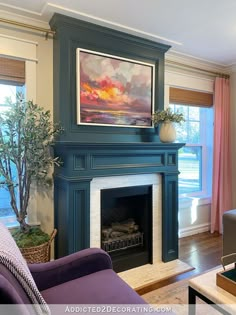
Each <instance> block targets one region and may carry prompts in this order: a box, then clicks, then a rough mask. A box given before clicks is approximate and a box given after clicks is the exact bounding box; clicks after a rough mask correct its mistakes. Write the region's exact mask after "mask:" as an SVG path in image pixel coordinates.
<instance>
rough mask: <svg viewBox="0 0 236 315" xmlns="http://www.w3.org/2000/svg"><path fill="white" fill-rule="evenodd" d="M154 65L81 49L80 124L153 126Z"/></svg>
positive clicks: (78, 77)
mask: <svg viewBox="0 0 236 315" xmlns="http://www.w3.org/2000/svg"><path fill="white" fill-rule="evenodd" d="M153 78H154V66H153V65H151V64H145V63H139V62H137V61H133V60H132V61H131V60H129V59H124V58H119V57H115V56H110V55H105V54H101V53H97V52H92V51H88V50H82V49H77V93H78V123H79V124H90V125H109V126H125V127H151V126H152V121H151V115H152V111H153V93H154V91H153V85H154V82H153V80H154V79H153Z"/></svg>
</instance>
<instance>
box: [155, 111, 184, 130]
mask: <svg viewBox="0 0 236 315" xmlns="http://www.w3.org/2000/svg"><path fill="white" fill-rule="evenodd" d="M152 121H153V123H154V125H155V126H157V125H158V124H159V123H161V122H164V121H171V122H175V123H181V122H182V121H185V119H184V115H183V113H178V112H177V113H175V112H173V111H172V110H171V109H170V108H169V107H168V108H167V109H165V110H162V111H156V112H155V113H154V114H153V115H152Z"/></svg>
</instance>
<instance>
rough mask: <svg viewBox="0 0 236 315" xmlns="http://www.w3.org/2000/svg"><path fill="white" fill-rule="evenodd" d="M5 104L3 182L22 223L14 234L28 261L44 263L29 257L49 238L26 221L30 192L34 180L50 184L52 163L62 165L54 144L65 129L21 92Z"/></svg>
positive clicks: (0, 117)
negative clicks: (53, 146) (56, 154)
mask: <svg viewBox="0 0 236 315" xmlns="http://www.w3.org/2000/svg"><path fill="white" fill-rule="evenodd" d="M6 104H7V105H9V106H8V108H9V109H8V110H6V111H4V112H0V185H1V186H3V187H5V188H6V189H7V191H8V192H9V194H10V205H11V208H12V209H13V211H14V214H15V216H16V220H17V221H18V223H19V228H17V229H15V231H13V233H12V234H13V237H14V238H15V240H16V243H17V244H18V246H19V247H20V249H21V251H22V253H23V255H24V248H25V250H26V252H25V258H26V260H27V261H28V262H41V261H40V259H41V260H44V259H43V258H39V261H37V258H36V259H35V261H34V259H33V258H32V259H30V258H29V259H27V257H26V256H27V248H28V247H29V248H33V249H34V251H35V248H36V247H37V246H41V244H42V243H43V244H46V245H48V244H49V243H48V242H49V240H50V236H49V235H48V234H46V233H44V232H42V231H41V229H40V228H38V227H32V226H30V225H29V224H28V223H27V220H26V219H27V215H28V205H29V199H30V192H31V188H32V184H33V182H35V183H37V184H39V185H44V186H45V185H49V183H50V181H51V178H50V177H49V175H48V174H49V172H50V168H51V166H53V165H57V166H59V165H60V164H61V162H60V160H59V158H58V157H53V155H52V145H53V142H54V139H55V137H56V136H57V135H58V134H59V133H60V132H61V131H62V128H61V127H60V126H59V125H57V124H54V123H53V122H52V121H51V117H50V111H45V110H44V109H43V108H42V107H40V106H39V105H37V104H35V103H34V102H33V101H25V100H23V99H22V98H21V96H20V95H18V96H17V98H16V103H12V101H11V100H10V99H7V100H6ZM46 247H48V246H46ZM48 251H49V249H48V248H47V252H48ZM31 255H32V253H31V252H29V257H31ZM36 255H37V254H36ZM40 255H41V256H42V255H44V254H40ZM46 255H48V253H47V254H46Z"/></svg>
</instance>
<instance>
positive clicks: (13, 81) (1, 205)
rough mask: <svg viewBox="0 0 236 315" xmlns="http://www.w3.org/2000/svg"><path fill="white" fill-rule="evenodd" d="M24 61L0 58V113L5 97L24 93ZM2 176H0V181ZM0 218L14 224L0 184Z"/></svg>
mask: <svg viewBox="0 0 236 315" xmlns="http://www.w3.org/2000/svg"><path fill="white" fill-rule="evenodd" d="M24 64H25V63H24V62H23V61H17V60H13V59H8V58H0V113H1V112H3V111H5V110H7V109H8V108H9V107H8V106H7V105H6V98H9V97H10V98H11V100H12V101H13V102H14V101H15V100H16V94H17V93H21V94H25V85H24V81H25V79H24V71H25V70H24ZM2 181H3V178H1V176H0V183H1V182H2ZM0 220H1V221H2V222H4V223H5V224H6V225H8V226H11V225H15V223H16V217H15V214H14V213H13V210H12V208H11V205H10V195H9V192H8V191H7V190H6V188H4V186H0Z"/></svg>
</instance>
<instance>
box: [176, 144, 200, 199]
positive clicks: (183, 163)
mask: <svg viewBox="0 0 236 315" xmlns="http://www.w3.org/2000/svg"><path fill="white" fill-rule="evenodd" d="M201 160H202V147H200V146H196V147H183V148H182V149H181V150H180V151H179V171H180V174H179V194H188V193H192V192H197V191H201V190H202V177H201V173H202V170H201V168H202V163H201Z"/></svg>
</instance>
